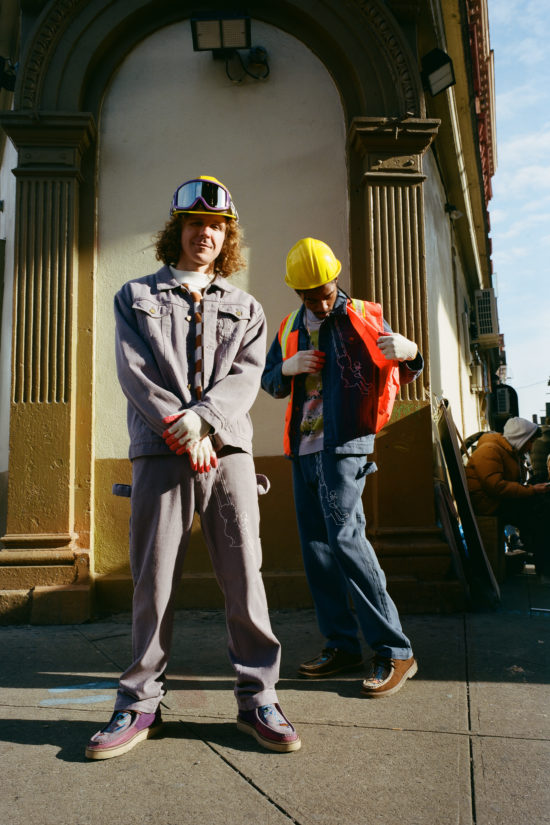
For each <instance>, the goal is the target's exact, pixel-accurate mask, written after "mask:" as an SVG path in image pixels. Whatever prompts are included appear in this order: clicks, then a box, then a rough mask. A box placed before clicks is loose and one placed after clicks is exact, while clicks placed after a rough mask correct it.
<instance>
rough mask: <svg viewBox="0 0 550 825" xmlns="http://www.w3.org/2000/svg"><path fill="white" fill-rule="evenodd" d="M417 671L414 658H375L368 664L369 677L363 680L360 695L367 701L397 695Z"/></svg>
mask: <svg viewBox="0 0 550 825" xmlns="http://www.w3.org/2000/svg"><path fill="white" fill-rule="evenodd" d="M417 670H418V665H417V664H416V660H415V658H414V656H411V657H410V658H409V659H386V658H385V657H383V656H375V657H374V659H372V661H371V663H370V672H369V675H368V676H367V678H366V679H364V680H363V685H362V687H361V694H362V695H363V696H367V697H369V699H377V698H378V697H381V696H391V694H392V693H397V691H398V690H400V689H401V688H402V687H403V685H404V684H405V682H406V681H407V679H411V678H412V677H413V676H414V674H415V673H416V671H417Z"/></svg>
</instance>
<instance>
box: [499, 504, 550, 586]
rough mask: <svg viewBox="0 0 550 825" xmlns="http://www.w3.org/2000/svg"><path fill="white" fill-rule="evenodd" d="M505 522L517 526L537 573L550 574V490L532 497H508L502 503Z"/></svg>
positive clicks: (500, 512) (501, 509)
mask: <svg viewBox="0 0 550 825" xmlns="http://www.w3.org/2000/svg"><path fill="white" fill-rule="evenodd" d="M499 516H500V518H501V519H503V520H504V522H505V524H513V525H514V527H517V528H518V530H519V533H520V536H521V541H522V542H523V544H524V545H525V549H526V550H528V551H529V552H530V553H532V554H533V557H534V562H535V568H536V571H537V573H539V574H541V575H544V576H550V492H549V493H545V494H542V495H536V496H533V497H532V498H523V499H521V498H517V499H513V498H508V499H506V501H503V503H502V504H501V505H500V508H499Z"/></svg>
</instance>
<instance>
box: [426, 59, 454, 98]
mask: <svg viewBox="0 0 550 825" xmlns="http://www.w3.org/2000/svg"><path fill="white" fill-rule="evenodd" d="M422 80H423V83H424V87H425V88H426V89H428V91H429V93H430V94H431V95H432V97H435V95H438V94H439V93H440V92H443V91H444V90H445V89H448V88H449V86H454V84H455V83H456V80H455V73H454V68H453V61H452V60H451V58H450V57H449V55H448V54H447V52H444V51H443V49H432V51H431V52H428V54H426V55H424V57H423V58H422Z"/></svg>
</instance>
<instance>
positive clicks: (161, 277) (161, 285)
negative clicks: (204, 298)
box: [155, 265, 235, 293]
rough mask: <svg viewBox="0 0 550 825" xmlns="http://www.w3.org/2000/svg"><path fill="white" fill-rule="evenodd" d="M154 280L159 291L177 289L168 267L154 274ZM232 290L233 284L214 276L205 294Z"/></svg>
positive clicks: (177, 285)
mask: <svg viewBox="0 0 550 825" xmlns="http://www.w3.org/2000/svg"><path fill="white" fill-rule="evenodd" d="M155 278H156V281H157V289H158V290H159V291H163V290H169V289H177V288H178V287H179V284H178V282H177V281H176V279H175V278H174V276H173V275H172V273H171V271H170V267H169V266H166V265H165V266H163V267H161V269H159V270H158V272H156V273H155ZM234 289H235V287H234V286H233V284H231V283H229V281H228V280H227V278H222V277H221V276H220V275H216V277H215V278H214V280H213V281H212V282H211V283H209V284H208V286H207V287H206V292H207V293H208V292H213V291H215V290H221V291H222V292H233V290H234Z"/></svg>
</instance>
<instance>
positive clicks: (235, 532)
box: [86, 176, 300, 759]
mask: <svg viewBox="0 0 550 825" xmlns="http://www.w3.org/2000/svg"><path fill="white" fill-rule="evenodd" d="M170 215H171V217H170V220H169V221H168V223H167V224H166V226H165V229H164V230H163V231H161V232H160V233H159V234H158V235H157V242H156V250H157V258H158V259H159V260H160V261H162V262H163V266H162V268H161V269H160V270H159V271H158V272H156V273H154V274H152V275H146V276H145V277H141V278H137V279H134V280H131V281H129V282H128V283H126V284H125V285H124V286H123V287H122V288H121V289H120V290H119V292H118V293H117V295H116V297H115V318H116V359H117V370H118V376H119V381H120V384H121V387H122V390H123V392H124V394H125V395H126V397H127V400H128V429H129V434H130V459H131V460H132V490H131V506H132V510H131V529H130V559H131V569H132V575H133V579H134V601H133V617H132V639H133V655H134V661H133V663H132V664H131V665H130V667H129V668H128V669H127V670H126V671H125V673H123V674H122V676H121V678H120V682H119V689H118V693H117V698H116V702H115V711H114V713H113V716H112V717H111V720H110V721H109V723H108V724H107V725H106V726H105V727H104V728H103V729H102V730H100V731H98V733H96V734H95V735H94V736H93V737H92V738H91V740H90V741H89V743H88V746H87V748H86V756H87V757H88V758H90V759H109V758H111V757H114V756H119V755H120V754H123V753H125V752H126V751H129V750H130V749H131V748H133V747H134V746H135V745H136V744H137V743H138V742H140V741H141V740H143V739H146V738H148V737H150V736H154V735H155V734H156V733H157V732H158V730H159V729H160V726H161V724H162V720H161V714H160V702H161V700H162V697H163V696H164V695H165V693H166V687H165V672H166V668H167V665H168V658H169V653H170V641H171V635H172V626H173V620H174V601H175V590H176V587H177V586H178V584H179V580H180V577H181V571H182V567H183V561H184V557H185V553H186V550H187V545H188V542H189V537H190V534H191V529H192V524H193V517H194V514H195V512H197V513H198V514H199V516H200V520H201V527H202V531H203V534H204V537H205V540H206V543H207V545H208V550H209V553H210V557H211V560H212V566H213V568H214V572H215V574H216V578H217V580H218V582H219V583H220V586H221V588H222V590H223V593H224V597H225V605H226V620H227V627H228V636H229V657H230V660H231V663H232V665H233V667H234V670H235V673H236V684H235V696H236V699H237V705H238V715H237V727H238V729H239V730H241V731H243V732H245V733H248V734H250V735H252V736H254V737H255V739H256V740H257V741H258V742H259V744H261V745H262V746H263V747H265V748H268V749H269V750H274V751H279V752H286V751H294V750H298V748H299V747H300V739H299V737H298V734H297V733H296V731H295V729H294V727H293V726H292V725H291V723H290V722H289V721H288V719H287V718H286V717H285V715H284V714H283V712H282V710H281V707H280V705H279V704H278V699H277V694H276V690H275V685H276V683H277V681H278V678H279V663H280V644H279V641H278V639H277V638H276V637H275V635H274V634H273V631H272V629H271V624H270V620H269V614H268V609H267V601H266V597H265V590H264V585H263V581H262V578H261V573H260V568H261V563H262V551H261V545H260V539H259V508H258V490H259V487H260V486H261V481H262V477H261V476H259V477H256V474H255V470H254V462H253V459H252V425H251V421H250V416H249V410H250V407H251V406H252V404H253V402H254V400H255V398H256V395H257V392H258V389H259V386H260V379H261V374H262V369H263V366H264V363H265V343H266V321H265V316H264V313H263V310H262V307H261V306H260V304H259V303H258V302H257V301H256V300H255V299H254V298H253V297H252V296H251V295H249V294H248V293H246V292H243V291H242V290H241V289H238V288H237V287H235V286H233V285H232V284H231V283H230V282H229V280H228V279H229V277H230V276H231V275H232V274H233V273H234V272H236V271H238V270H239V269H241V268H242V267H243V265H244V261H243V259H242V256H241V236H240V230H239V227H238V216H237V210H236V209H235V206H234V204H233V201H232V199H231V195H230V193H229V191H228V190H227V188H226V187H225V186H224V185H223V184H222V183H220V181H218V180H217V179H216V178H213V177H210V176H199V177H197V178H194V179H192V180H189V181H186V182H185V183H183V184H181V186H179V187H178V189H177V190H176V192H175V194H174V197H173V199H172V205H171V208H170ZM263 482H264V484H265V482H266V480H265V479H263ZM264 491H266V490H265V489H264Z"/></svg>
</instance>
